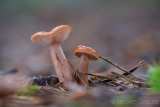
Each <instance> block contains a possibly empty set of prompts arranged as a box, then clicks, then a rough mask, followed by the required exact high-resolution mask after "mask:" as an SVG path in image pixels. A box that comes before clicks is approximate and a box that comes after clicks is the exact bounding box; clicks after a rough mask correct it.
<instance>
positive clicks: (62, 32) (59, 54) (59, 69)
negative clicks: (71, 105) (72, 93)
mask: <svg viewBox="0 0 160 107" xmlns="http://www.w3.org/2000/svg"><path fill="white" fill-rule="evenodd" d="M70 32H71V27H70V26H68V25H60V26H58V27H55V28H54V29H53V30H51V31H50V32H38V33H35V34H34V35H33V36H32V37H31V40H32V42H34V43H38V44H42V45H44V46H48V47H49V49H50V54H51V58H52V62H53V64H54V68H55V71H56V74H57V76H58V78H59V81H60V82H62V83H63V85H67V84H68V83H70V82H71V81H72V80H73V72H72V70H71V67H70V65H69V63H68V60H67V59H66V57H65V55H64V53H63V50H62V48H61V43H62V42H63V41H64V40H65V39H66V38H67V37H68V35H69V33H70Z"/></svg>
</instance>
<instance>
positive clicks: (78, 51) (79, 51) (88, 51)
mask: <svg viewBox="0 0 160 107" xmlns="http://www.w3.org/2000/svg"><path fill="white" fill-rule="evenodd" d="M74 54H75V55H76V56H77V57H79V58H80V61H79V65H78V72H79V76H80V77H79V76H78V77H77V82H78V83H79V84H81V85H83V86H88V75H86V74H84V73H88V61H96V60H98V59H99V55H98V53H97V52H96V51H94V50H93V49H92V48H90V47H87V46H84V45H80V46H77V47H76V48H75V49H74ZM79 78H81V79H79ZM80 80H83V82H82V81H80ZM84 83H85V84H84Z"/></svg>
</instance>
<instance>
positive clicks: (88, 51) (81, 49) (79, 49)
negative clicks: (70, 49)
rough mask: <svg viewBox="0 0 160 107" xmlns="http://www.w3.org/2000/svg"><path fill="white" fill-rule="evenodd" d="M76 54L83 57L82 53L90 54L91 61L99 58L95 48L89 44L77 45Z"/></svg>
mask: <svg viewBox="0 0 160 107" xmlns="http://www.w3.org/2000/svg"><path fill="white" fill-rule="evenodd" d="M74 54H75V55H76V56H77V57H79V58H80V57H81V55H82V54H86V55H88V59H89V60H90V61H95V60H98V59H99V55H98V53H97V52H96V51H95V50H93V49H92V48H90V47H88V46H84V45H80V46H77V47H76V48H75V49H74Z"/></svg>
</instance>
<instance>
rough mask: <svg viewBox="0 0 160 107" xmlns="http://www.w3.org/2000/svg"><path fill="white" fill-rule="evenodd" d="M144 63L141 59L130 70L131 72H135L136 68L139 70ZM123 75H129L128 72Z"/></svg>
mask: <svg viewBox="0 0 160 107" xmlns="http://www.w3.org/2000/svg"><path fill="white" fill-rule="evenodd" d="M143 64H144V61H143V60H142V61H140V62H139V63H138V64H137V65H136V66H135V67H134V68H132V69H131V70H129V72H130V73H133V72H134V71H135V70H137V69H138V68H139V67H140V66H142V65H143ZM122 75H128V74H127V73H124V74H122Z"/></svg>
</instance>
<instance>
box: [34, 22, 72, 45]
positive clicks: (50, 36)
mask: <svg viewBox="0 0 160 107" xmlns="http://www.w3.org/2000/svg"><path fill="white" fill-rule="evenodd" d="M70 32H71V27H70V26H68V25H60V26H57V27H55V28H53V29H52V30H51V31H50V32H37V33H35V34H34V35H32V37H31V40H32V42H34V43H38V44H42V45H45V46H46V45H47V46H48V45H51V44H53V43H61V42H63V41H64V40H65V39H66V38H67V37H68V35H69V33H70Z"/></svg>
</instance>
